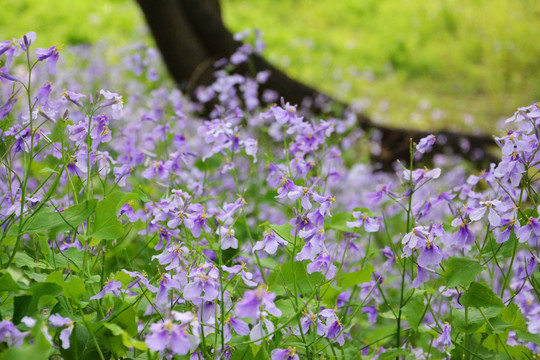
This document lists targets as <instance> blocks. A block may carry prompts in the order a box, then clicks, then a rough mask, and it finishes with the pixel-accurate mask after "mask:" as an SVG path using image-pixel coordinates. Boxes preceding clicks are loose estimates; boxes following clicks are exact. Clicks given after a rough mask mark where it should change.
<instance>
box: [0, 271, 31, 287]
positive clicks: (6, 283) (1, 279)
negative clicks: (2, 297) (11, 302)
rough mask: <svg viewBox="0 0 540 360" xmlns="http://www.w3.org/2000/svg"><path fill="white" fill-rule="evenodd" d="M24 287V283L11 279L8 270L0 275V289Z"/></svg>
mask: <svg viewBox="0 0 540 360" xmlns="http://www.w3.org/2000/svg"><path fill="white" fill-rule="evenodd" d="M26 288H27V287H26V286H25V285H22V284H19V283H17V282H16V281H15V280H13V278H12V277H11V274H10V273H8V272H5V273H4V274H2V276H0V291H18V290H23V289H26Z"/></svg>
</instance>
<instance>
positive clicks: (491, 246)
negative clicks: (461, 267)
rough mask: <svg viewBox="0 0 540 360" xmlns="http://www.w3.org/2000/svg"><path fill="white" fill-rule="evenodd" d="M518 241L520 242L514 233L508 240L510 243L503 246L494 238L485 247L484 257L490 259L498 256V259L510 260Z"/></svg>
mask: <svg viewBox="0 0 540 360" xmlns="http://www.w3.org/2000/svg"><path fill="white" fill-rule="evenodd" d="M517 241H518V240H517V237H516V234H514V232H512V234H510V238H509V239H508V241H506V242H504V243H502V244H498V243H497V241H496V240H495V239H494V238H491V239H490V240H489V241H488V243H487V245H486V246H485V248H484V252H483V255H482V256H483V257H484V258H485V259H489V258H491V257H493V256H496V257H497V258H498V259H504V258H509V257H511V256H512V253H513V252H514V246H515V244H516V242H517Z"/></svg>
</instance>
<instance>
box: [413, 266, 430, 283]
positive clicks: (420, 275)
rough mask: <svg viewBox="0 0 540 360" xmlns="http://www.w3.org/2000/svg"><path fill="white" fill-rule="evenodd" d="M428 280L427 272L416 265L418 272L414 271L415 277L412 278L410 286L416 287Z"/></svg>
mask: <svg viewBox="0 0 540 360" xmlns="http://www.w3.org/2000/svg"><path fill="white" fill-rule="evenodd" d="M428 280H429V272H428V271H427V270H426V269H424V268H423V267H420V266H418V272H417V273H416V277H415V278H414V280H413V283H412V287H413V288H417V287H419V286H420V285H422V284H423V283H425V282H426V281H428Z"/></svg>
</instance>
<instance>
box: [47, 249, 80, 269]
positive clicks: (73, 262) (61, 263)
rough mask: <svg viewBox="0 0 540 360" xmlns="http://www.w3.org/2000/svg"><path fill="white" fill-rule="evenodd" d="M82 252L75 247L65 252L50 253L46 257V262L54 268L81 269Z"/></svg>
mask: <svg viewBox="0 0 540 360" xmlns="http://www.w3.org/2000/svg"><path fill="white" fill-rule="evenodd" d="M84 254H85V252H84V251H81V250H79V249H77V248H76V247H71V248H69V249H67V250H66V251H64V252H62V253H60V252H58V253H57V252H52V251H51V252H50V253H49V255H48V256H47V262H48V263H49V264H50V265H51V266H52V267H53V268H54V269H59V268H68V269H71V268H74V267H75V268H77V269H81V268H82V264H83V261H84Z"/></svg>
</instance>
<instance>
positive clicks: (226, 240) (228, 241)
mask: <svg viewBox="0 0 540 360" xmlns="http://www.w3.org/2000/svg"><path fill="white" fill-rule="evenodd" d="M219 233H220V241H219V242H220V245H221V249H222V250H227V249H238V239H237V238H235V237H234V229H232V228H228V227H225V226H222V227H221V228H220V229H219Z"/></svg>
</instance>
